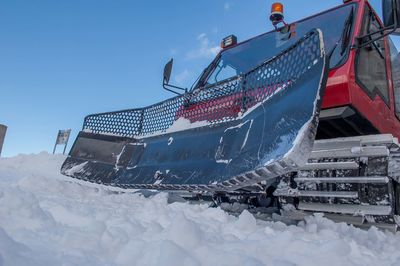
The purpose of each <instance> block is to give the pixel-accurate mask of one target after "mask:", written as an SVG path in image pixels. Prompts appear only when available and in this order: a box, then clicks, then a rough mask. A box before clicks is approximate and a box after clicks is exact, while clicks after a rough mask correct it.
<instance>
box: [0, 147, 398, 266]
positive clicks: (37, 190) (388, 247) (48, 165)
mask: <svg viewBox="0 0 400 266" xmlns="http://www.w3.org/2000/svg"><path fill="white" fill-rule="evenodd" d="M64 158H65V157H64V156H61V155H56V156H53V155H49V154H47V153H41V154H37V155H19V156H17V157H13V158H2V159H0V265H6V266H8V265H33V266H36V265H174V266H175V265H195V266H197V265H229V266H231V265H248V266H250V265H251V266H256V265H278V266H279V265H282V266H286V265H400V233H397V234H393V233H390V232H384V231H380V230H378V229H376V228H371V229H369V230H367V231H366V230H361V229H357V228H354V227H353V226H348V225H345V224H335V223H333V222H332V221H330V220H327V219H325V218H323V217H322V216H321V215H316V216H313V217H309V218H307V220H306V221H305V222H301V223H299V224H298V225H297V226H294V225H290V226H289V225H285V224H283V223H280V222H266V221H260V220H256V219H255V218H254V217H253V216H252V215H251V214H250V213H249V212H247V211H244V212H243V213H242V214H241V215H240V216H239V217H235V216H232V215H229V214H227V213H225V212H223V211H222V210H221V209H218V208H208V207H207V205H195V204H188V203H172V204H168V202H167V195H166V194H157V195H155V196H152V197H150V198H145V197H143V196H141V195H139V194H134V193H132V191H128V192H129V193H122V192H121V190H120V189H110V188H107V187H105V186H101V185H96V184H87V183H85V182H83V181H78V180H73V179H69V178H68V177H64V176H62V175H61V174H59V168H60V166H61V164H62V162H63V160H64Z"/></svg>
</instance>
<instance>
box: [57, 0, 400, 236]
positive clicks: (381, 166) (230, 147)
mask: <svg viewBox="0 0 400 266" xmlns="http://www.w3.org/2000/svg"><path fill="white" fill-rule="evenodd" d="M382 7H383V16H382V17H383V19H382V20H381V19H380V18H379V16H378V15H377V14H376V12H375V11H374V10H373V8H372V7H371V5H370V3H369V2H368V1H366V0H353V1H343V2H342V3H340V5H339V6H337V7H334V8H332V9H330V10H327V11H325V12H322V13H319V14H316V15H314V16H311V17H308V18H305V19H302V20H300V21H297V22H294V23H287V22H285V20H284V14H283V5H282V4H280V3H275V4H273V5H272V12H271V16H270V19H271V21H272V23H273V25H274V27H275V29H274V30H273V31H271V32H267V33H264V34H261V35H259V36H256V37H254V38H251V39H249V40H246V41H243V42H238V41H237V37H236V36H234V35H231V36H228V37H226V38H224V39H223V41H222V43H221V48H222V49H221V51H220V52H219V54H218V55H217V56H216V57H215V59H214V60H213V61H212V62H211V63H210V65H209V66H208V67H207V68H206V69H204V71H203V72H202V73H201V74H200V76H199V78H198V81H197V82H196V83H195V85H194V86H193V88H191V89H184V88H180V87H178V86H175V85H172V84H170V83H169V81H170V76H171V71H172V65H173V61H172V60H171V61H170V62H168V63H167V64H166V66H165V69H164V76H163V87H164V88H165V89H167V90H169V91H171V92H173V93H175V94H176V96H175V97H173V98H170V99H168V100H165V101H163V102H160V103H157V104H154V105H152V106H148V107H145V108H137V109H130V110H122V111H115V112H107V113H100V114H94V115H89V116H87V117H86V118H85V119H84V124H83V128H82V131H81V132H80V133H79V135H78V137H77V139H76V140H75V143H74V145H73V147H72V148H71V151H70V153H69V156H68V158H67V159H66V160H65V162H64V164H63V165H62V168H61V172H62V173H63V174H64V175H67V176H71V177H74V178H78V179H83V180H87V181H90V182H95V183H101V184H104V185H110V186H117V187H121V188H127V189H128V188H129V189H143V190H155V191H167V192H170V193H175V195H180V196H181V197H182V198H185V199H188V200H200V201H201V200H209V201H211V202H213V203H214V204H215V205H217V206H228V205H240V206H243V205H244V206H247V209H249V210H254V211H255V212H262V211H263V210H265V211H266V212H268V211H270V210H274V212H276V213H278V214H279V215H280V217H284V218H288V219H294V220H296V219H303V218H304V217H305V216H307V215H310V214H313V213H320V212H322V213H324V214H325V216H327V217H329V218H331V219H333V220H336V221H345V222H347V223H353V224H356V225H367V226H371V225H377V226H381V227H385V228H391V229H396V228H397V226H399V225H400V151H399V144H398V140H397V138H398V137H400V60H399V53H398V51H397V49H396V47H395V45H394V43H393V41H392V40H391V38H390V35H391V34H398V33H399V32H400V30H399V27H400V3H399V1H398V0H383V1H382Z"/></svg>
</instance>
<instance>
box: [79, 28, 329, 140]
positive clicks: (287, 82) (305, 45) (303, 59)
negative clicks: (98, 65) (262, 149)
mask: <svg viewBox="0 0 400 266" xmlns="http://www.w3.org/2000/svg"><path fill="white" fill-rule="evenodd" d="M266 49H268V48H266ZM321 56H322V55H321V52H320V39H319V36H318V34H317V32H316V31H312V32H310V33H309V34H307V35H306V36H305V37H304V38H302V39H301V40H300V41H299V42H297V43H296V44H295V45H294V46H292V47H291V48H290V49H289V50H286V51H284V52H283V53H281V54H279V55H277V56H276V57H274V58H272V59H270V60H268V61H266V62H264V63H263V64H261V65H260V66H257V67H256V68H254V69H253V70H251V71H250V72H248V73H246V74H244V75H240V76H237V77H234V78H232V79H229V80H225V81H223V82H221V83H218V84H214V85H212V86H208V87H203V88H200V89H197V90H195V91H194V92H191V93H188V94H186V95H182V96H178V97H175V98H171V99H168V100H166V101H164V102H161V103H158V104H155V105H152V106H150V107H146V108H141V109H132V110H124V111H119V112H110V113H102V114H95V115H89V116H87V117H86V118H85V122H84V125H83V130H86V131H90V132H93V133H101V134H112V135H116V136H121V137H137V136H146V135H149V134H154V133H162V132H165V131H166V130H167V129H168V128H169V127H171V126H172V125H173V123H174V121H176V120H178V119H179V118H185V119H188V120H190V122H192V123H193V122H196V121H207V122H208V123H210V124H216V123H222V122H225V121H230V120H234V119H237V118H238V117H240V116H241V115H243V114H244V113H245V112H246V111H248V110H249V109H250V108H251V107H253V106H255V105H257V104H258V103H261V102H264V101H265V100H267V99H268V98H269V97H273V96H274V95H275V94H276V92H278V91H281V90H288V89H291V87H292V86H291V85H292V84H293V83H295V82H296V80H297V79H298V78H299V77H300V76H301V75H302V74H303V73H305V72H306V71H307V70H308V69H310V68H311V67H312V66H313V65H314V64H316V63H317V62H318V59H319V58H320V57H321Z"/></svg>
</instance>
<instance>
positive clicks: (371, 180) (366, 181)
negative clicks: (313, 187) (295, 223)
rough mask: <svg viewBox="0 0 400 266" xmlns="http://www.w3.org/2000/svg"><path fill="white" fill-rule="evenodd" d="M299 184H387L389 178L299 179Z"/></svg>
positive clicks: (297, 180) (297, 179)
mask: <svg viewBox="0 0 400 266" xmlns="http://www.w3.org/2000/svg"><path fill="white" fill-rule="evenodd" d="M294 181H295V182H297V183H356V184H387V183H389V178H388V177H387V176H356V177H353V176H349V177H298V178H295V179H294Z"/></svg>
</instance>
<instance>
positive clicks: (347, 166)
mask: <svg viewBox="0 0 400 266" xmlns="http://www.w3.org/2000/svg"><path fill="white" fill-rule="evenodd" d="M358 168H359V164H358V163H357V162H322V163H307V164H306V165H304V166H303V167H301V168H300V170H303V171H308V170H356V169H358Z"/></svg>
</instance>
